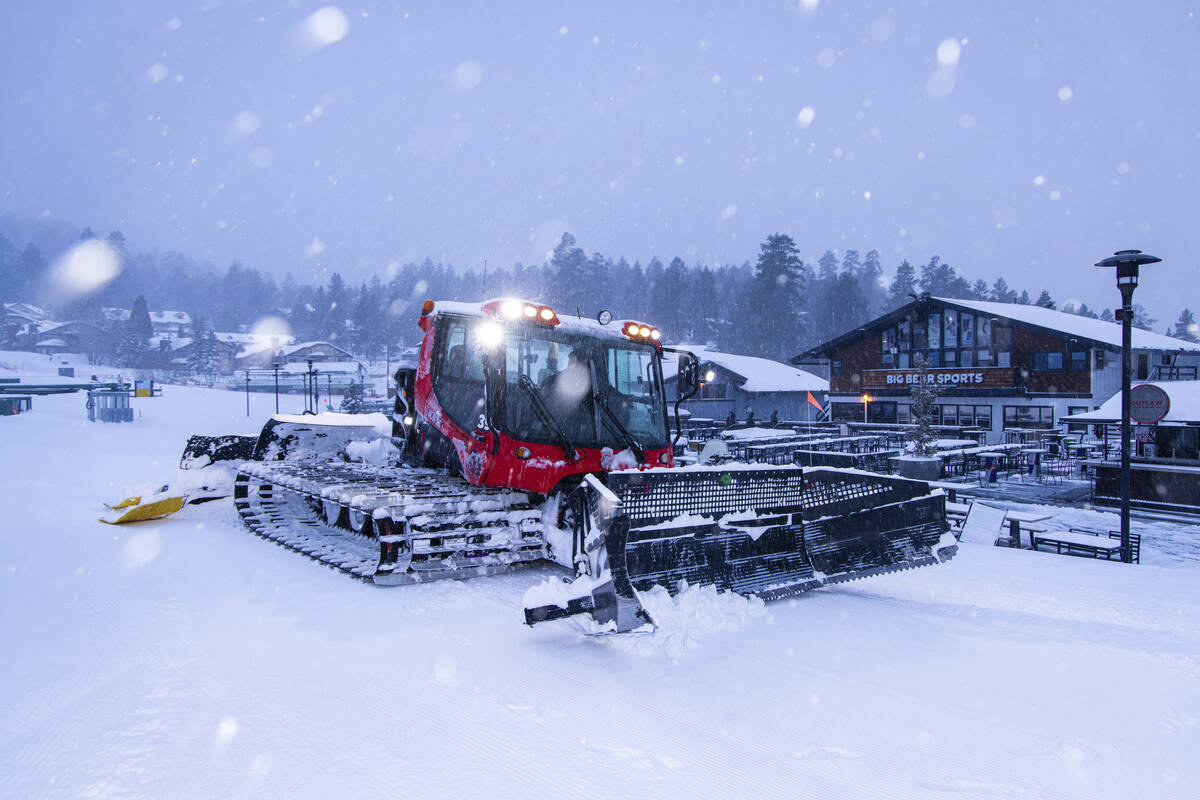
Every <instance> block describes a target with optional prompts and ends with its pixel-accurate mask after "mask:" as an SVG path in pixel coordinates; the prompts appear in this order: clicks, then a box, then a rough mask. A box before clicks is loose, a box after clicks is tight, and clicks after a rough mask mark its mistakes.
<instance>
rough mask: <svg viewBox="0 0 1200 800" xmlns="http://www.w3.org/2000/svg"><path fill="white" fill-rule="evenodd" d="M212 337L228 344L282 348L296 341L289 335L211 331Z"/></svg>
mask: <svg viewBox="0 0 1200 800" xmlns="http://www.w3.org/2000/svg"><path fill="white" fill-rule="evenodd" d="M213 336H215V337H217V339H219V340H221V341H222V342H228V343H229V344H246V345H249V344H260V343H261V344H263V345H277V346H282V345H285V344H291V343H292V342H294V341H296V337H295V336H292V335H291V334H290V333H236V332H234V331H213Z"/></svg>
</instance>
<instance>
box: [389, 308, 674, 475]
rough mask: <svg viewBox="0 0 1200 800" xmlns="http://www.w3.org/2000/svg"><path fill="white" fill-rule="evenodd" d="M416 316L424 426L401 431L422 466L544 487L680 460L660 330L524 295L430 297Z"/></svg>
mask: <svg viewBox="0 0 1200 800" xmlns="http://www.w3.org/2000/svg"><path fill="white" fill-rule="evenodd" d="M420 325H421V327H422V329H423V330H424V331H425V337H424V340H423V342H422V345H421V351H420V360H419V363H418V366H417V369H416V374H415V388H414V395H415V407H416V410H417V415H416V425H415V426H414V429H413V430H411V431H401V432H400V434H401V435H402V436H404V437H406V438H408V441H409V442H410V443H411V445H412V452H411V453H410V456H411V457H412V458H413V459H414V460H415V461H416V462H418V465H420V466H444V467H448V468H450V469H451V470H452V471H454V472H456V473H458V474H460V475H462V476H463V477H464V478H465V479H466V480H467V482H469V483H470V484H472V485H474V486H503V487H508V488H512V489H523V490H526V491H530V492H535V493H538V494H542V495H546V494H549V493H550V492H551V491H552V490H553V489H555V488H556V487H558V486H559V485H560V484H561V483H562V482H563V481H564V480H566V481H571V480H572V479H574V482H575V483H578V479H579V478H580V477H581V476H583V475H585V474H588V473H603V472H608V471H610V470H612V469H627V468H638V467H640V468H643V469H645V468H648V467H669V466H674V458H673V456H672V450H671V441H670V438H669V432H668V425H667V421H668V419H667V404H666V399H665V393H664V391H663V379H662V351H663V347H662V344H661V341H660V336H659V332H658V330H657V329H655V328H651V327H650V326H648V325H644V324H642V323H637V322H632V321H630V322H625V323H621V324H620V325H614V326H611V327H607V326H602V325H599V324H598V323H595V322H592V321H590V320H587V321H585V320H568V321H566V322H564V321H562V320H560V319H559V318H558V316H557V314H555V313H554V310H553V309H551V308H550V307H549V306H544V305H536V304H533V303H526V302H523V301H518V300H494V301H491V302H488V303H484V304H481V305H468V304H462V303H436V304H435V303H426V305H425V307H424V309H423V314H422V316H421V319H420Z"/></svg>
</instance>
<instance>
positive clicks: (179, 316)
mask: <svg viewBox="0 0 1200 800" xmlns="http://www.w3.org/2000/svg"><path fill="white" fill-rule="evenodd" d="M150 322H151V324H153V323H158V324H160V325H163V324H171V323H174V324H182V325H191V324H192V318H191V317H190V316H188V313H187V312H186V311H151V312H150Z"/></svg>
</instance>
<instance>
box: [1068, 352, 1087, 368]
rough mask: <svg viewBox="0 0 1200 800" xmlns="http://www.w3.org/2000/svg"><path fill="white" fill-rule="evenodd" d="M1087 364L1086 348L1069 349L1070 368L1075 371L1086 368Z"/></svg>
mask: <svg viewBox="0 0 1200 800" xmlns="http://www.w3.org/2000/svg"><path fill="white" fill-rule="evenodd" d="M1087 366H1088V357H1087V350H1072V351H1071V369H1072V371H1075V372H1081V371H1083V370H1086V369H1087Z"/></svg>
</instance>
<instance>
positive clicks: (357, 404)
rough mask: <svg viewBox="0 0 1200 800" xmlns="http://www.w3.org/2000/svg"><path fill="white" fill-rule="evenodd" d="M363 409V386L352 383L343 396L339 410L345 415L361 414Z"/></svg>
mask: <svg viewBox="0 0 1200 800" xmlns="http://www.w3.org/2000/svg"><path fill="white" fill-rule="evenodd" d="M362 409H363V396H362V386H361V385H360V384H357V383H351V384H349V385H348V386H347V387H346V393H345V394H343V395H342V403H341V405H340V406H339V410H340V411H342V413H345V414H361V413H362Z"/></svg>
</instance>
